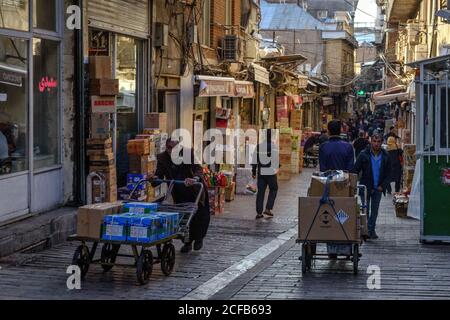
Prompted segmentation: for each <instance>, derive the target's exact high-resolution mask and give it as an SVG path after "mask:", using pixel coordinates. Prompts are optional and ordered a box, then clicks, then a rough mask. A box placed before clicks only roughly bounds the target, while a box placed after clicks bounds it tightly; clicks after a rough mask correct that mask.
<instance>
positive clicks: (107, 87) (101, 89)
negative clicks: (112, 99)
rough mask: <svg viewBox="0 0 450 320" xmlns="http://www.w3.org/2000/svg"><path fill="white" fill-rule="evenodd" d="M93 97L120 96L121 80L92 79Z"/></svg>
mask: <svg viewBox="0 0 450 320" xmlns="http://www.w3.org/2000/svg"><path fill="white" fill-rule="evenodd" d="M90 86H91V88H90V89H91V92H90V93H91V95H93V96H116V95H118V94H119V80H117V79H92V80H91V83H90Z"/></svg>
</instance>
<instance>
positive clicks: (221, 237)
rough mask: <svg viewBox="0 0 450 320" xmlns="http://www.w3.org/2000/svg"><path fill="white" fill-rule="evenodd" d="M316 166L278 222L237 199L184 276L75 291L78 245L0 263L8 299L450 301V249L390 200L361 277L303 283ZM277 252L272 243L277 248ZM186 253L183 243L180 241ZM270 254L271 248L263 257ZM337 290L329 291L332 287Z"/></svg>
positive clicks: (330, 273) (104, 282)
mask: <svg viewBox="0 0 450 320" xmlns="http://www.w3.org/2000/svg"><path fill="white" fill-rule="evenodd" d="M311 173H312V170H311V169H307V170H306V171H305V172H304V173H303V174H302V175H299V176H295V177H294V178H293V179H292V180H291V181H289V182H282V183H280V191H279V197H278V199H277V200H278V202H277V205H276V207H275V210H274V212H275V213H276V216H275V218H274V219H272V220H266V219H264V220H259V221H256V220H255V219H254V216H255V213H254V202H255V198H254V197H253V196H238V197H237V199H236V201H234V202H232V203H227V206H226V211H225V213H224V214H223V215H220V216H218V217H213V220H212V224H211V228H210V231H209V235H208V237H207V241H206V242H205V247H204V249H203V250H202V251H200V252H193V253H190V254H187V255H182V254H177V262H176V266H175V272H174V273H173V274H172V275H171V276H170V277H165V276H164V275H163V274H162V272H161V271H160V270H159V268H157V267H156V266H155V268H154V271H153V274H152V276H151V281H150V282H149V284H148V285H146V286H138V285H137V284H136V276H135V269H134V268H123V267H120V266H118V267H115V268H114V269H113V270H112V271H111V272H109V273H103V270H102V269H101V267H100V266H91V269H90V272H89V274H88V275H87V277H86V279H85V280H84V281H83V282H82V288H81V290H72V291H71V290H68V289H67V286H66V281H67V278H68V276H69V275H68V274H66V270H67V267H68V266H69V265H70V262H71V258H72V255H73V252H74V250H75V248H76V246H77V243H71V242H67V243H64V244H62V245H58V246H56V247H54V248H52V249H50V250H46V251H44V252H40V253H28V254H16V255H13V256H10V257H8V258H6V259H3V260H0V266H1V269H0V287H1V288H2V291H1V292H0V299H75V300H78V299H114V300H115V299H117V300H120V299H194V298H202V299H299V298H302V299H317V298H339V299H341V298H344V299H372V298H385V299H408V298H421V299H423V298H434V299H435V298H448V297H449V296H450V275H449V274H448V272H447V270H448V268H449V267H450V259H449V258H448V257H449V254H450V247H448V246H441V245H421V244H420V243H419V222H418V221H415V220H412V219H400V218H397V217H396V216H395V213H394V210H393V206H392V198H391V197H390V196H388V197H386V198H384V199H383V200H382V207H381V211H380V219H379V226H380V227H379V235H380V239H379V240H375V241H374V240H371V241H370V242H367V243H366V244H365V245H363V247H362V258H361V262H360V273H359V275H357V276H354V275H353V274H352V272H351V270H352V269H351V264H348V265H346V264H342V263H340V262H339V263H336V262H329V261H326V262H320V263H319V262H317V263H316V264H315V265H314V267H313V271H312V272H311V273H308V274H306V275H304V276H302V273H301V263H300V261H299V260H298V258H299V256H300V246H299V245H298V244H296V243H295V240H296V236H297V234H296V232H295V230H296V228H297V210H298V204H297V203H298V196H299V195H304V194H306V188H307V184H308V181H309V177H310V175H311ZM274 243H275V244H276V245H271V244H274ZM176 247H177V249H179V248H180V247H181V244H180V243H179V242H176ZM261 248H266V250H261ZM243 266H244V267H243ZM369 266H379V268H380V271H381V289H380V290H369V289H368V287H367V280H368V277H369V276H370V274H367V273H366V270H367V269H368V267H369ZM331 287H332V288H333V290H330V288H331Z"/></svg>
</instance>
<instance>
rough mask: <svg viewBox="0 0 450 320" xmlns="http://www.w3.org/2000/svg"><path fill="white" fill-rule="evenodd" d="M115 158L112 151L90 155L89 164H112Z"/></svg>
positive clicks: (94, 165) (100, 165)
mask: <svg viewBox="0 0 450 320" xmlns="http://www.w3.org/2000/svg"><path fill="white" fill-rule="evenodd" d="M114 163H115V158H114V153H112V152H111V153H106V154H102V155H90V156H89V166H93V167H109V166H112V165H114Z"/></svg>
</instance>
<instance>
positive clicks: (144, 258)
mask: <svg viewBox="0 0 450 320" xmlns="http://www.w3.org/2000/svg"><path fill="white" fill-rule="evenodd" d="M144 183H159V184H161V183H167V184H169V188H168V191H167V194H166V197H165V198H164V200H163V202H162V203H161V204H159V206H158V212H165V213H179V214H180V219H179V220H178V225H177V226H176V229H177V232H176V233H175V234H172V235H170V236H168V237H165V238H163V239H159V240H157V241H152V242H148V243H147V242H140V241H138V242H136V241H110V240H105V239H102V238H101V237H99V238H90V237H80V236H77V235H73V236H71V237H69V239H68V240H69V241H81V245H80V246H79V247H78V248H77V249H76V250H75V253H74V255H73V259H72V264H73V265H77V266H78V267H79V268H80V270H81V276H82V278H84V277H85V276H86V274H87V273H88V270H89V266H90V265H92V264H98V265H101V266H102V268H103V270H104V271H105V272H108V271H110V270H111V269H112V268H113V267H114V266H125V267H133V268H136V276H137V280H138V282H139V283H140V284H141V285H143V284H147V283H148V281H149V279H150V276H151V274H152V271H153V265H156V264H160V265H161V271H162V273H163V274H164V275H165V276H169V275H170V274H171V273H172V272H173V270H174V266H175V246H174V245H173V240H175V239H178V240H181V241H183V242H189V226H190V223H191V221H192V218H193V217H194V215H195V214H196V213H197V210H198V204H199V201H200V199H201V196H202V193H203V192H204V187H203V184H202V183H199V182H198V183H194V184H193V187H194V186H196V187H199V192H198V195H197V198H196V200H195V202H194V203H182V204H169V203H168V198H169V196H170V194H171V192H172V190H173V187H174V185H175V184H184V183H185V182H184V181H169V180H141V181H140V182H139V183H138V184H137V185H136V186H135V188H134V189H133V190H132V191H131V194H130V202H131V200H132V199H133V195H134V194H135V193H136V190H137V189H138V187H139V186H140V185H142V184H144ZM99 234H100V230H99ZM88 243H92V248H91V249H89V247H88ZM100 243H101V244H103V247H102V250H101V255H100V259H95V253H96V251H97V248H98V245H99V244H100ZM122 246H131V249H132V252H133V254H132V255H130V254H121V253H119V251H120V248H121V247H122ZM152 247H156V256H154V255H153V252H152V250H151V248H152ZM118 257H125V258H133V259H134V263H133V264H131V265H130V264H118V263H116V260H117V258H118Z"/></svg>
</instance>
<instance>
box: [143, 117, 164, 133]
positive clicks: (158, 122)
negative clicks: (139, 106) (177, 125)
mask: <svg viewBox="0 0 450 320" xmlns="http://www.w3.org/2000/svg"><path fill="white" fill-rule="evenodd" d="M144 126H145V128H148V129H158V130H160V131H161V132H167V113H148V114H146V115H145V123H144Z"/></svg>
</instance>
